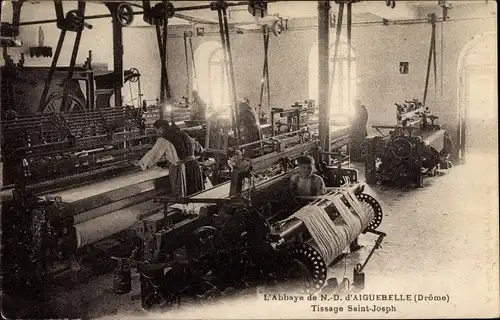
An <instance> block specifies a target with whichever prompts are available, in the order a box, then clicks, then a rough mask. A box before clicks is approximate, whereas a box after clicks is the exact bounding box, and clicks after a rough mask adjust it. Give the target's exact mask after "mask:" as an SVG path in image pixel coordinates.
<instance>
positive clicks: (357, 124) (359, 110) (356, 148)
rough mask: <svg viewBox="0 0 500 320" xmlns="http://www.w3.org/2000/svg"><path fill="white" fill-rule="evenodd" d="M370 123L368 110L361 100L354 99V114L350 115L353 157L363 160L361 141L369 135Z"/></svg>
mask: <svg viewBox="0 0 500 320" xmlns="http://www.w3.org/2000/svg"><path fill="white" fill-rule="evenodd" d="M367 123H368V111H367V110H366V107H365V106H364V105H363V104H362V103H361V100H359V99H356V100H354V115H352V116H350V117H349V124H350V127H351V130H350V131H351V159H353V160H362V159H360V157H361V143H363V141H364V140H365V138H366V137H367V136H368V133H367V131H366V124H367Z"/></svg>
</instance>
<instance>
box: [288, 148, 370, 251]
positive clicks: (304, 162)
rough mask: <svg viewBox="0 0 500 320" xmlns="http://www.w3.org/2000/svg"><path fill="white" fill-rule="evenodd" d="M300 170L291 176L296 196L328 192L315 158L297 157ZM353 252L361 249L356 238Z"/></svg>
mask: <svg viewBox="0 0 500 320" xmlns="http://www.w3.org/2000/svg"><path fill="white" fill-rule="evenodd" d="M297 163H298V170H299V172H298V173H296V174H294V175H293V176H292V177H291V178H290V190H291V192H292V194H293V195H294V196H295V197H317V196H321V195H324V194H326V186H325V181H324V180H323V178H322V177H320V176H319V175H317V174H315V173H314V171H315V167H314V158H313V157H311V156H301V157H300V158H298V159H297ZM349 248H350V250H351V251H352V252H354V251H357V250H359V249H361V246H360V245H359V244H358V239H357V238H356V239H355V240H354V241H353V242H352V243H351V244H350V246H349Z"/></svg>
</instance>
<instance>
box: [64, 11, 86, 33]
mask: <svg viewBox="0 0 500 320" xmlns="http://www.w3.org/2000/svg"><path fill="white" fill-rule="evenodd" d="M84 19H85V17H84V15H83V13H82V12H81V11H80V10H70V11H68V13H67V14H66V21H65V22H66V25H65V27H66V29H67V30H69V31H78V30H81V29H83V27H86V28H88V29H92V25H91V24H89V23H86V22H85V21H84Z"/></svg>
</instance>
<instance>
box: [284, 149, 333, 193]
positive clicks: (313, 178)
mask: <svg viewBox="0 0 500 320" xmlns="http://www.w3.org/2000/svg"><path fill="white" fill-rule="evenodd" d="M297 164H298V172H297V173H296V174H294V175H293V176H292V177H291V178H290V190H291V192H292V194H293V195H294V196H320V195H324V194H325V193H326V186H325V181H324V180H323V178H322V177H320V176H319V175H317V174H315V173H314V171H315V165H314V158H313V157H311V156H301V157H300V158H298V159H297Z"/></svg>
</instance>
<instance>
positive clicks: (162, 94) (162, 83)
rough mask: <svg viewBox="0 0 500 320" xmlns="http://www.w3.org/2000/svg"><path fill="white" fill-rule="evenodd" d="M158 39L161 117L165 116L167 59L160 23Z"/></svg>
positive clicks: (157, 28) (157, 26)
mask: <svg viewBox="0 0 500 320" xmlns="http://www.w3.org/2000/svg"><path fill="white" fill-rule="evenodd" d="M156 40H157V42H158V50H159V52H160V68H161V76H160V104H161V105H162V106H161V107H160V119H163V117H164V110H163V104H164V103H165V59H164V57H163V49H162V44H161V42H162V37H161V29H160V26H159V25H156Z"/></svg>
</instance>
